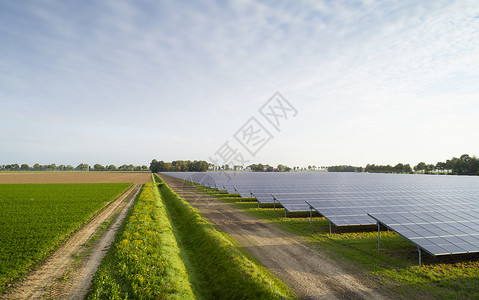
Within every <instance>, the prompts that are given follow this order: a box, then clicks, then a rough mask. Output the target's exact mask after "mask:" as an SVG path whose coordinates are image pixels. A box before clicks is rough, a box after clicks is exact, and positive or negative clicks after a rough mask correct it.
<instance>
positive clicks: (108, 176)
mask: <svg viewBox="0 0 479 300" xmlns="http://www.w3.org/2000/svg"><path fill="white" fill-rule="evenodd" d="M115 182H117V183H122V182H131V183H135V184H143V183H147V182H151V173H147V172H145V173H142V172H1V173H0V183H115Z"/></svg>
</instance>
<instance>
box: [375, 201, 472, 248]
mask: <svg viewBox="0 0 479 300" xmlns="http://www.w3.org/2000/svg"><path fill="white" fill-rule="evenodd" d="M445 209H446V210H439V211H428V212H407V213H370V214H369V216H370V217H372V218H373V219H374V220H376V221H377V222H379V223H380V224H382V225H384V226H386V227H387V228H389V229H391V230H393V231H395V232H396V233H398V234H399V235H401V236H403V237H404V238H406V239H408V240H409V241H411V242H412V243H414V244H416V245H417V246H418V247H420V248H421V249H423V250H425V251H426V252H428V253H429V254H431V255H433V256H437V255H446V254H461V253H475V252H479V209H472V210H451V209H450V208H449V210H447V209H448V208H445Z"/></svg>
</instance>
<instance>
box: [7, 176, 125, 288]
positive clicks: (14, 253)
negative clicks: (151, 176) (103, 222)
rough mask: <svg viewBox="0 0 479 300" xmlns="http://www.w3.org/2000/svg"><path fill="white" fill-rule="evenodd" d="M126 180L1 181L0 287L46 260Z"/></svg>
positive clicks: (122, 189) (106, 201)
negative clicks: (18, 182)
mask: <svg viewBox="0 0 479 300" xmlns="http://www.w3.org/2000/svg"><path fill="white" fill-rule="evenodd" d="M130 186H131V184H129V183H84V184H1V185H0V244H1V245H2V247H1V250H0V291H1V290H3V289H4V288H5V286H6V284H8V283H9V282H11V281H12V280H13V279H16V278H19V277H21V276H23V275H24V274H25V273H26V272H27V271H28V270H29V269H30V268H32V267H33V266H35V265H36V264H38V263H39V262H40V261H42V260H44V259H45V258H46V257H47V256H48V255H49V254H50V253H51V251H52V250H54V249H55V248H57V247H58V245H59V244H60V243H61V242H62V241H64V240H65V238H67V237H68V236H69V235H71V234H72V233H73V232H74V231H76V230H77V229H79V228H80V227H81V226H82V225H83V224H85V223H86V222H87V221H88V220H89V219H90V218H91V217H92V216H93V215H94V214H95V213H97V212H98V211H100V210H101V209H102V208H103V207H104V206H105V204H106V203H108V202H109V201H112V200H114V199H115V198H117V197H118V196H119V195H120V194H121V193H123V192H124V191H125V190H126V189H127V188H128V187H130Z"/></svg>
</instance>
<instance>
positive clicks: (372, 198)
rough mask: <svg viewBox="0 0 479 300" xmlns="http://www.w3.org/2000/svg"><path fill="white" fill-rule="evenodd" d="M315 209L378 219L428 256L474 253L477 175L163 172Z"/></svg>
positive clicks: (346, 220) (339, 220) (339, 219)
mask: <svg viewBox="0 0 479 300" xmlns="http://www.w3.org/2000/svg"><path fill="white" fill-rule="evenodd" d="M168 175H172V176H175V177H178V178H181V179H183V180H189V181H192V182H195V183H198V184H203V185H205V186H209V187H212V188H217V189H219V190H224V191H227V192H228V193H239V194H240V195H241V196H242V197H250V196H251V195H253V196H254V197H255V198H256V199H257V200H258V202H261V203H275V202H279V203H280V204H281V205H282V206H283V207H284V208H285V211H289V212H293V211H308V210H315V211H317V212H318V213H319V214H321V215H323V216H324V217H325V218H326V219H328V220H329V222H330V223H332V224H334V225H336V226H351V225H373V224H376V223H379V224H382V225H384V226H386V227H388V228H389V229H391V230H394V231H396V232H397V233H398V234H400V235H401V236H403V237H405V238H407V239H409V240H410V241H411V242H413V243H414V244H416V245H417V246H418V247H420V248H421V249H423V250H425V251H426V252H428V253H430V254H432V255H444V254H453V253H471V252H479V221H478V214H479V212H478V210H476V208H479V177H465V176H429V175H401V174H364V173H362V174H355V173H317V172H316V173H298V172H293V173H248V172H242V173H225V172H219V173H210V172H208V173H168Z"/></svg>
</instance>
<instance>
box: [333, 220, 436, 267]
mask: <svg viewBox="0 0 479 300" xmlns="http://www.w3.org/2000/svg"><path fill="white" fill-rule="evenodd" d="M368 215H369V214H368ZM369 216H371V215H369ZM371 217H372V216H371ZM373 218H374V217H373ZM376 223H377V224H378V252H379V250H380V245H381V244H380V243H381V240H380V239H381V222H380V221H379V220H377V219H376ZM330 225H331V223H330ZM383 225H384V227H386V228H388V229H390V230H393V229H392V228H390V227H389V226H387V225H386V224H384V223H383ZM393 231H394V230H393ZM395 232H396V231H395ZM396 233H397V234H398V235H400V236H402V235H401V234H399V233H398V232H396ZM329 234H331V232H330V233H329ZM402 237H404V238H406V237H405V236H402ZM406 239H407V238H406ZM412 243H413V244H415V243H414V242H412ZM415 245H416V247H417V253H418V258H419V266H422V258H421V247H419V245H417V244H415ZM425 251H426V252H428V251H427V250H425ZM430 254H431V255H433V256H434V254H432V253H430Z"/></svg>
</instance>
